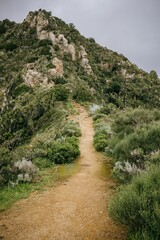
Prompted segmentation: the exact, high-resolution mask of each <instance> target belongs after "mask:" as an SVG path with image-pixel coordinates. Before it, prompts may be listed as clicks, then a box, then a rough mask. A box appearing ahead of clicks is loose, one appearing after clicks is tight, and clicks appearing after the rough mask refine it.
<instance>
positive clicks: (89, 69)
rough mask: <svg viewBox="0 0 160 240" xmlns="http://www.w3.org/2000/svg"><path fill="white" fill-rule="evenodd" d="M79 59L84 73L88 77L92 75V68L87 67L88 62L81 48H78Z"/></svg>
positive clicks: (83, 49)
mask: <svg viewBox="0 0 160 240" xmlns="http://www.w3.org/2000/svg"><path fill="white" fill-rule="evenodd" d="M80 58H81V66H82V67H83V68H84V70H85V71H86V73H87V74H88V75H90V74H91V73H92V68H91V66H90V65H89V60H88V58H87V53H86V51H85V48H84V47H83V46H80Z"/></svg>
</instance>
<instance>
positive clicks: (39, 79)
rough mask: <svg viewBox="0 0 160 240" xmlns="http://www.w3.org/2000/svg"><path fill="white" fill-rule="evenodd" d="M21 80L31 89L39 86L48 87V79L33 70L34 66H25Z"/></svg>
mask: <svg viewBox="0 0 160 240" xmlns="http://www.w3.org/2000/svg"><path fill="white" fill-rule="evenodd" d="M22 78H23V80H24V82H25V84H27V85H29V86H31V87H39V86H48V85H49V82H48V78H47V76H43V75H42V74H41V73H40V72H38V71H37V70H36V69H35V68H34V64H27V65H26V67H25V69H24V73H23V75H22Z"/></svg>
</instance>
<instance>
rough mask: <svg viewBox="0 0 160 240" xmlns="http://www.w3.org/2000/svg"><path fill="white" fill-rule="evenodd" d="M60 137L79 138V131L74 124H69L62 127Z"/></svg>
mask: <svg viewBox="0 0 160 240" xmlns="http://www.w3.org/2000/svg"><path fill="white" fill-rule="evenodd" d="M61 134H62V136H66V137H73V136H75V137H80V136H81V130H80V128H79V126H78V124H77V123H76V122H73V121H72V122H69V123H68V124H66V125H65V126H64V128H63V129H62V132H61Z"/></svg>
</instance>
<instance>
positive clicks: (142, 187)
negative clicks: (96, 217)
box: [109, 165, 160, 240]
mask: <svg viewBox="0 0 160 240" xmlns="http://www.w3.org/2000/svg"><path fill="white" fill-rule="evenodd" d="M159 186H160V165H158V166H156V167H151V168H150V169H149V170H148V171H147V172H144V173H143V174H141V176H139V177H136V178H134V179H133V180H132V182H131V183H130V184H129V185H127V186H125V187H123V188H121V189H120V191H119V192H118V193H117V194H116V196H115V197H114V199H113V200H112V202H111V203H110V206H109V214H110V216H111V217H112V218H113V219H114V220H115V221H118V222H119V223H121V224H124V225H126V226H127V227H129V229H130V230H131V231H132V234H131V238H130V239H132V240H133V239H134V240H136V239H144V240H146V239H150V240H155V239H157V240H158V239H160V228H159V223H160V191H159ZM133 233H134V234H133ZM138 236H139V238H138Z"/></svg>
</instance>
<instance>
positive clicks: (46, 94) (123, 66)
mask: <svg viewBox="0 0 160 240" xmlns="http://www.w3.org/2000/svg"><path fill="white" fill-rule="evenodd" d="M0 33H1V35H0V57H1V58H0V109H1V117H0V145H1V146H2V147H5V148H7V149H9V150H14V149H15V148H16V147H18V146H21V145H22V144H24V143H25V142H26V141H29V140H30V139H32V140H33V139H34V137H37V135H36V133H38V134H40V137H39V138H38V137H37V138H38V140H37V142H36V144H37V145H38V144H39V142H41V143H44V142H45V141H48V138H51V139H54V138H56V137H57V136H58V135H59V131H60V129H62V128H63V126H64V125H65V124H66V123H67V115H68V111H70V110H72V109H71V106H70V105H69V102H70V100H71V99H74V100H75V101H81V102H87V101H88V102H92V103H98V104H103V105H105V104H112V105H114V106H115V107H118V108H124V107H126V106H129V107H137V106H144V107H149V108H153V107H159V106H160V101H159V99H160V80H159V79H158V76H157V74H156V72H155V71H151V72H150V73H149V74H148V73H146V72H144V71H143V70H141V69H139V68H138V67H137V66H136V65H134V64H132V63H131V62H130V61H129V60H128V59H127V58H126V57H124V56H123V55H119V54H117V53H116V52H113V51H111V50H109V49H107V48H104V47H101V46H100V45H98V44H97V43H96V42H95V40H94V39H92V38H89V39H87V38H85V37H84V36H82V35H81V34H80V33H79V32H78V31H77V30H76V29H75V27H74V25H73V24H66V23H65V22H63V21H62V20H61V19H58V18H57V17H52V16H51V13H50V12H46V11H45V10H39V11H35V12H30V13H29V14H28V16H27V17H26V19H25V20H24V21H23V23H21V24H17V23H15V22H10V21H9V20H4V21H2V22H0ZM45 133H46V134H45ZM31 145H32V144H30V147H31ZM39 145H40V144H39ZM5 151H6V150H4V149H3V150H1V152H2V154H1V155H2V156H3V155H4V152H5ZM32 151H33V149H31V152H32ZM36 154H37V153H36ZM16 158H17V159H18V158H19V155H18V156H17V157H16ZM2 165H3V164H2Z"/></svg>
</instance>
